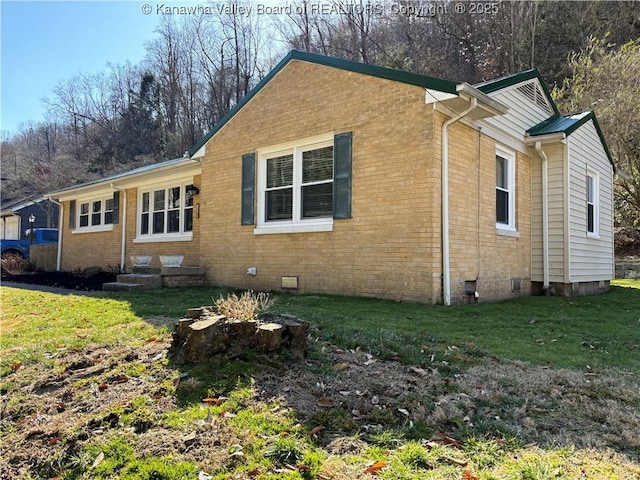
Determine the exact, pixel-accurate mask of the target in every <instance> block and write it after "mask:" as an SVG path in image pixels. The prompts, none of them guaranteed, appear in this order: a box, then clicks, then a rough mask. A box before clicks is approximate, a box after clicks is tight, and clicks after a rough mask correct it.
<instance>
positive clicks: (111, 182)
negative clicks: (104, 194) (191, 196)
mask: <svg viewBox="0 0 640 480" xmlns="http://www.w3.org/2000/svg"><path fill="white" fill-rule="evenodd" d="M199 164H200V160H199V159H192V158H181V159H175V160H172V161H168V162H167V164H166V165H163V164H159V166H158V167H157V168H151V169H144V170H141V169H135V170H131V171H130V172H124V173H121V174H117V175H112V176H110V177H106V178H102V179H99V180H95V181H92V182H87V183H83V184H80V185H74V186H72V187H67V188H63V189H61V190H57V191H54V192H51V193H48V194H46V197H47V198H53V199H57V200H65V199H69V198H73V197H77V196H81V195H83V194H88V193H91V192H100V191H114V190H115V189H116V188H115V187H116V186H117V187H130V186H134V185H135V184H136V183H140V180H141V179H144V178H145V177H148V178H150V179H151V178H154V177H157V176H158V175H162V174H167V173H169V172H171V171H181V170H184V169H185V168H186V169H190V168H191V167H197V166H199Z"/></svg>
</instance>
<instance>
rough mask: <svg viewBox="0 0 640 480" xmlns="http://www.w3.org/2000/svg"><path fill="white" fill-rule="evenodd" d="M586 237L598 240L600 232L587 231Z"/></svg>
mask: <svg viewBox="0 0 640 480" xmlns="http://www.w3.org/2000/svg"><path fill="white" fill-rule="evenodd" d="M587 238H592V239H594V240H600V234H599V233H591V232H587Z"/></svg>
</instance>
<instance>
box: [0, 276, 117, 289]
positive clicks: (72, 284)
mask: <svg viewBox="0 0 640 480" xmlns="http://www.w3.org/2000/svg"><path fill="white" fill-rule="evenodd" d="M2 281H3V282H18V283H28V284H32V285H45V286H47V287H57V288H66V289H69V290H79V291H85V292H86V291H97V290H102V284H103V283H108V282H115V281H116V274H115V273H110V272H98V273H93V274H87V275H83V274H79V273H71V272H27V273H23V274H19V275H18V274H16V275H12V274H9V273H6V272H4V271H3V272H2Z"/></svg>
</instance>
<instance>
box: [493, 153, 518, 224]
mask: <svg viewBox="0 0 640 480" xmlns="http://www.w3.org/2000/svg"><path fill="white" fill-rule="evenodd" d="M515 219H516V215H515V155H514V153H513V152H509V151H507V150H504V149H502V148H498V149H496V228H498V230H512V231H515V230H516V221H515Z"/></svg>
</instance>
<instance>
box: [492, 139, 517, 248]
mask: <svg viewBox="0 0 640 480" xmlns="http://www.w3.org/2000/svg"><path fill="white" fill-rule="evenodd" d="M495 156H496V162H497V157H500V158H503V159H505V160H506V167H507V178H506V180H507V188H505V189H502V188H501V190H503V191H505V192H507V194H508V195H509V198H508V200H509V202H508V205H507V207H508V209H509V212H508V223H501V222H498V220H497V216H498V212H496V213H495V217H496V230H497V233H498V234H499V235H506V236H518V232H517V228H516V154H515V152H514V151H513V150H509V149H507V148H505V147H502V146H496V155H495ZM495 188H496V192H497V190H498V188H499V187H498V185H497V182H496V187H495ZM496 194H497V193H496ZM494 205H495V202H494Z"/></svg>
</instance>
